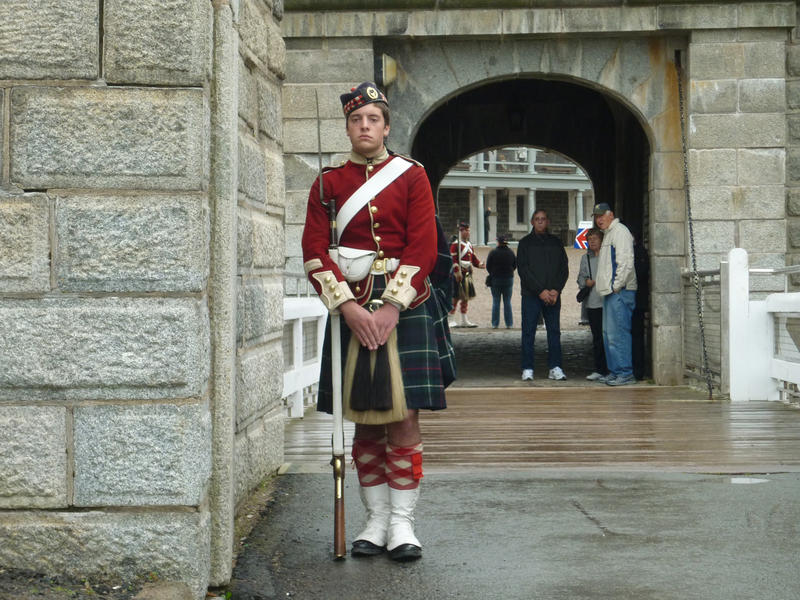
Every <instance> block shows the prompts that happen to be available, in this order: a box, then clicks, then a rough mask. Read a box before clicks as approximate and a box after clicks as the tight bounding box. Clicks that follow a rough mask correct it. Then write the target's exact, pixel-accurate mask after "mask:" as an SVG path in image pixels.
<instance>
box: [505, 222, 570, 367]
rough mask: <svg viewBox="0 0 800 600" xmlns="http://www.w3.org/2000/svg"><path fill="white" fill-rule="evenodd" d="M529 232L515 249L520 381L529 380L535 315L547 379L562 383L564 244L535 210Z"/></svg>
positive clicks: (566, 274) (565, 275) (534, 337)
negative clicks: (542, 331) (543, 331)
mask: <svg viewBox="0 0 800 600" xmlns="http://www.w3.org/2000/svg"><path fill="white" fill-rule="evenodd" d="M531 225H533V231H531V232H530V233H529V234H528V235H526V236H525V237H524V238H522V239H521V240H520V241H519V245H518V246H517V273H519V281H520V287H521V292H522V380H523V381H532V380H533V355H534V351H533V350H534V343H535V341H536V326H537V324H538V321H539V315H540V314H541V315H542V317H543V318H544V326H545V327H546V328H547V366H548V368H549V372H548V375H547V376H548V378H549V379H555V380H556V381H563V380H564V379H566V378H567V376H566V375H565V374H564V371H563V370H562V369H561V323H560V321H561V291H562V290H563V289H564V285H565V284H566V283H567V278H568V277H569V261H568V260H567V253H566V251H565V250H564V244H562V243H561V240H559V239H558V238H557V237H556V236H554V235H553V234H551V233H550V232H549V231H548V228H549V226H550V219H549V218H548V217H547V212H546V211H544V210H542V209H539V210H537V211H536V212H534V213H533V216H531Z"/></svg>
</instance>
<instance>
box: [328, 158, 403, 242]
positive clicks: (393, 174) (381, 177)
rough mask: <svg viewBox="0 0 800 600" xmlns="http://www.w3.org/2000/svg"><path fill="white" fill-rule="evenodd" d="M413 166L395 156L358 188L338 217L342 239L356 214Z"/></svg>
mask: <svg viewBox="0 0 800 600" xmlns="http://www.w3.org/2000/svg"><path fill="white" fill-rule="evenodd" d="M411 164H412V163H410V162H409V161H407V160H404V159H402V158H400V157H399V156H395V157H394V158H393V159H392V160H391V161H389V164H387V165H386V166H385V167H383V168H382V169H381V170H380V171H378V174H377V175H375V176H374V177H371V178H369V179H368V180H367V181H366V182H364V185H362V186H361V187H360V188H358V189H357V190H356V191H355V192H354V193H353V195H352V196H350V197H349V198H348V199H347V200H346V201H345V203H344V206H342V209H341V210H340V211H339V212H338V214H337V215H336V228H337V229H338V230H339V237H340V238H341V235H342V233H343V232H344V230H345V228H346V227H347V225H348V224H349V223H350V220H351V219H352V218H353V217H354V216H356V213H358V211H360V210H361V209H362V208H364V207H365V206H366V205H367V202H369V201H370V200H372V199H373V198H374V197H375V196H377V195H378V194H379V193H380V192H381V191H383V190H384V189H386V187H387V186H388V185H389V184H391V183H392V182H393V181H394V180H395V179H397V178H398V177H400V175H402V174H403V173H405V172H406V171H407V170H408V169H409V168H410V167H411Z"/></svg>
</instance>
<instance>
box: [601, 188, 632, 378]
mask: <svg viewBox="0 0 800 600" xmlns="http://www.w3.org/2000/svg"><path fill="white" fill-rule="evenodd" d="M592 214H593V215H594V216H595V221H596V223H597V226H598V227H599V228H600V229H602V230H603V233H604V236H603V245H602V246H601V247H600V256H599V258H598V259H597V274H596V276H595V281H596V284H595V285H596V286H597V293H599V294H600V295H601V296H603V345H604V347H605V351H606V364H607V366H608V371H609V373H608V375H607V376H606V377H604V378H601V379H600V380H598V381H605V383H606V384H607V385H628V384H630V383H635V382H636V379H635V378H634V376H633V361H632V357H631V316H632V315H633V309H634V307H635V306H636V289H637V281H636V271H635V269H634V260H633V236H632V235H631V232H630V231H629V230H628V228H627V227H625V225H623V224H622V223H620V221H619V219H617V218H615V217H614V211H612V210H611V207H610V206H609V205H608V204H607V203H605V202H601V203H599V204H595V206H594V209H592Z"/></svg>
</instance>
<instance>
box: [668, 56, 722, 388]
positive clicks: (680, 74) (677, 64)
mask: <svg viewBox="0 0 800 600" xmlns="http://www.w3.org/2000/svg"><path fill="white" fill-rule="evenodd" d="M676 54H677V53H676ZM675 69H676V70H677V73H678V103H679V109H680V119H681V144H682V148H683V190H684V193H685V195H686V216H687V219H688V224H689V251H690V256H691V259H692V283H693V284H694V293H695V298H696V300H697V321H698V324H699V325H700V344H701V346H702V348H703V375H705V378H706V385H707V386H708V399H709V400H711V399H712V389H713V382H712V379H711V369H710V368H709V367H708V351H707V350H706V330H705V326H704V324H703V303H702V300H701V292H700V275H699V274H698V273H697V257H696V255H695V251H694V223H693V221H692V203H691V200H690V198H689V160H688V151H687V150H686V124H685V122H684V119H685V109H684V106H683V83H682V82H683V69H682V68H681V65H680V59H679V58H678V57H676V61H675Z"/></svg>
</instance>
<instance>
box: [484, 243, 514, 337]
mask: <svg viewBox="0 0 800 600" xmlns="http://www.w3.org/2000/svg"><path fill="white" fill-rule="evenodd" d="M516 268H517V257H516V256H515V255H514V251H513V250H512V249H511V248H509V247H508V236H507V235H498V236H497V247H496V248H495V249H493V250H492V251H491V252H489V256H488V257H487V258H486V270H487V271H488V272H489V277H491V283H490V285H489V287H490V288H491V290H492V329H497V327H498V326H499V325H500V300H501V299H502V301H503V320H504V321H505V323H506V329H510V328H511V327H513V326H514V315H513V313H512V312H511V291H512V290H513V289H514V270H515V269H516Z"/></svg>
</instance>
